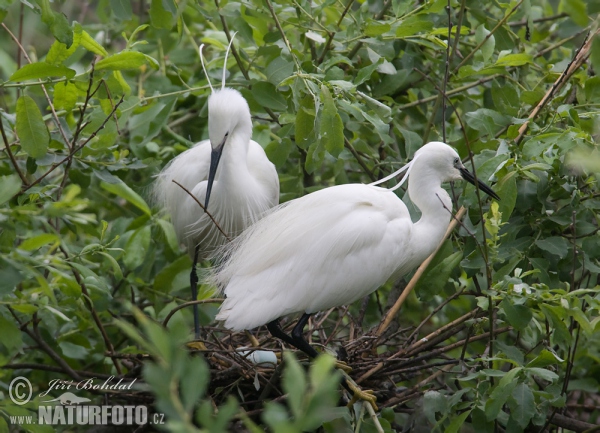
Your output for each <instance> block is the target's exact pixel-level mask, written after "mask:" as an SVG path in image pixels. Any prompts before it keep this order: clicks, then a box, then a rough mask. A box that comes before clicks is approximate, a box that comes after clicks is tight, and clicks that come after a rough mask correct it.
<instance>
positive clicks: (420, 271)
mask: <svg viewBox="0 0 600 433" xmlns="http://www.w3.org/2000/svg"><path fill="white" fill-rule="evenodd" d="M466 211H467V210H466V209H465V208H464V207H461V208H460V209H459V210H458V212H456V216H455V218H453V219H452V221H451V222H450V224H449V225H448V229H447V230H446V233H445V234H444V237H443V238H442V241H441V242H440V244H439V245H438V247H437V248H436V249H435V251H434V252H433V253H432V254H431V255H430V256H429V257H428V258H427V259H426V260H425V261H424V262H423V263H421V266H419V268H418V269H417V272H415V275H413V277H412V278H411V279H410V281H409V283H408V285H407V286H406V288H405V289H404V291H403V292H402V294H401V295H400V297H399V298H398V300H397V301H396V303H395V304H394V305H393V306H392V308H390V310H389V311H388V312H387V314H386V316H385V318H384V320H383V323H382V324H381V325H380V326H379V328H378V329H377V332H376V333H375V335H376V336H377V337H381V335H382V334H383V333H384V332H385V330H386V329H387V328H388V327H389V326H390V324H391V323H392V320H394V316H395V315H396V314H397V313H398V311H400V307H402V304H403V303H404V301H405V300H406V298H407V297H408V295H409V294H410V293H411V292H412V291H413V289H414V288H415V286H416V285H417V282H418V281H419V279H420V278H421V276H422V275H423V273H424V272H425V269H427V266H429V263H431V261H432V260H433V258H434V257H435V255H436V254H437V252H438V251H439V249H440V248H441V246H442V244H443V243H444V241H445V240H446V238H447V237H448V236H450V233H452V230H454V228H455V227H456V226H457V224H458V222H457V220H461V219H462V217H463V216H464V215H465V213H466ZM375 341H377V340H375Z"/></svg>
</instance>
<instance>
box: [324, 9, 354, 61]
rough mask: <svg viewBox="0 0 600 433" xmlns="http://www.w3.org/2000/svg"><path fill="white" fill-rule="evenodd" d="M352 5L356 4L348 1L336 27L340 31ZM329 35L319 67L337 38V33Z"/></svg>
mask: <svg viewBox="0 0 600 433" xmlns="http://www.w3.org/2000/svg"><path fill="white" fill-rule="evenodd" d="M352 3H354V0H348V3H347V4H346V7H345V8H344V10H343V12H342V15H341V16H340V19H339V20H338V22H337V25H336V27H337V28H338V29H339V28H340V25H341V24H342V21H343V20H344V17H345V16H346V14H347V13H348V11H349V10H350V7H351V6H352ZM328 33H329V37H328V38H327V42H326V43H325V46H324V47H323V51H322V52H321V55H320V56H319V58H318V60H317V65H320V64H321V63H323V60H325V55H326V54H327V52H328V51H329V49H330V47H331V43H332V42H333V38H334V37H335V32H328Z"/></svg>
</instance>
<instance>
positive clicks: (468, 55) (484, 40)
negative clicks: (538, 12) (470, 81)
mask: <svg viewBox="0 0 600 433" xmlns="http://www.w3.org/2000/svg"><path fill="white" fill-rule="evenodd" d="M522 3H523V0H519V2H518V3H517V4H516V5H515V6H514V7H513V8H512V9H511V10H510V12H508V13H507V14H506V15H504V17H503V18H502V19H501V20H500V21H498V24H496V26H495V27H494V28H493V29H492V30H490V32H489V33H488V34H487V35H486V36H485V38H483V40H482V41H481V42H480V43H478V44H477V46H476V47H475V48H473V49H472V50H471V51H470V52H469V54H467V55H466V56H465V58H464V59H462V61H461V62H460V63H459V64H458V66H457V67H456V68H454V70H453V71H452V73H453V74H456V72H457V71H458V70H459V69H460V68H461V67H462V66H463V65H464V64H465V63H466V62H467V60H469V59H470V58H471V57H473V55H474V54H475V53H476V52H477V51H479V49H480V48H481V47H482V46H483V44H485V43H486V42H487V41H488V39H489V38H491V37H492V36H494V33H495V32H496V30H498V29H499V28H500V27H502V26H503V25H504V23H505V22H506V21H508V18H509V17H510V16H511V15H512V14H514V13H515V12H516V11H517V9H518V8H519V6H521V4H522Z"/></svg>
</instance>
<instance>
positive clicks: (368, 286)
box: [210, 142, 499, 357]
mask: <svg viewBox="0 0 600 433" xmlns="http://www.w3.org/2000/svg"><path fill="white" fill-rule="evenodd" d="M404 168H408V172H407V174H406V176H405V179H406V178H407V177H408V193H409V195H410V198H411V200H412V202H413V203H414V204H415V205H416V206H417V207H418V208H419V209H420V211H421V217H420V219H419V221H418V222H416V223H413V221H412V220H411V217H410V214H409V212H408V209H407V207H406V205H405V204H404V203H403V202H402V200H400V198H399V197H398V196H397V195H396V194H395V193H394V192H392V190H394V189H396V188H397V187H399V186H400V184H398V185H396V187H395V188H392V190H388V189H385V188H380V187H377V186H374V185H363V184H348V185H338V186H333V187H330V188H325V189H322V190H320V191H317V192H314V193H312V194H309V195H306V196H304V197H302V198H299V199H296V200H293V201H291V202H289V203H285V204H283V205H281V206H280V207H279V208H277V209H276V210H274V211H272V212H271V213H270V214H269V215H268V216H266V217H265V218H263V219H262V220H260V221H259V222H258V223H256V224H255V225H253V226H252V227H250V228H249V229H247V230H246V231H245V232H244V233H243V234H242V235H241V236H240V237H238V238H237V239H236V240H235V241H233V242H232V243H231V244H229V246H227V247H224V252H223V253H224V255H225V256H226V257H227V260H225V261H224V262H223V264H222V265H220V266H219V267H218V268H216V269H215V271H214V273H213V275H212V276H211V277H210V281H211V282H212V283H213V284H215V285H216V286H217V287H218V288H220V289H221V290H222V291H223V292H224V294H225V295H226V299H225V301H224V302H223V304H222V305H221V307H220V310H219V313H218V315H217V317H216V318H217V320H222V321H224V323H225V327H227V328H229V329H232V330H244V329H252V328H255V327H257V326H260V325H264V324H267V328H268V329H269V331H270V332H271V334H272V335H274V336H276V337H278V338H280V339H282V340H284V341H286V342H287V343H289V344H291V345H293V346H295V347H297V348H298V349H300V350H302V351H304V352H305V353H307V354H308V355H309V356H310V357H315V356H316V355H317V352H316V351H315V349H314V348H313V347H312V346H310V345H309V344H308V343H307V342H306V340H305V339H304V338H303V335H302V334H303V328H304V326H305V325H306V323H307V321H308V318H309V317H310V315H311V314H313V313H315V312H317V311H321V310H326V309H328V308H331V307H336V306H340V305H346V304H350V303H352V302H354V301H356V300H357V299H360V298H362V297H364V296H366V295H368V294H369V293H371V292H373V291H374V290H376V289H377V288H378V287H380V286H381V285H382V284H383V283H385V282H386V281H387V280H389V279H391V278H399V277H401V276H402V275H404V274H406V273H407V272H409V271H410V270H411V269H413V268H414V267H416V266H417V265H419V264H420V263H421V262H422V261H423V260H425V259H426V258H427V257H428V256H429V255H430V254H431V253H432V252H433V251H434V250H435V248H436V247H437V246H438V244H439V243H440V242H441V240H442V238H443V236H444V233H445V231H446V228H447V227H448V223H449V222H450V218H451V214H450V211H451V209H452V200H451V199H450V196H449V195H448V193H447V192H446V191H445V190H444V189H443V188H442V187H441V185H442V183H443V182H446V181H451V180H458V179H461V178H463V179H465V180H467V181H469V182H470V183H473V184H477V185H478V187H479V189H481V190H482V191H484V192H486V193H487V194H489V195H490V196H492V197H494V198H495V199H499V197H498V196H497V195H496V193H495V192H494V191H492V189H491V188H490V187H489V186H487V185H485V184H484V183H483V182H480V181H477V182H475V179H474V177H473V175H472V174H471V173H470V172H469V171H468V170H467V169H466V168H465V166H464V165H463V163H462V162H461V160H460V158H459V156H458V153H456V151H455V150H454V149H452V148H451V147H450V146H448V145H447V144H445V143H441V142H431V143H428V144H426V145H425V146H423V147H422V148H421V149H419V150H418V151H417V152H416V154H415V157H414V158H413V160H412V162H411V163H410V164H407V165H406V166H405V167H404ZM399 171H402V169H401V170H399ZM399 171H398V172H399ZM398 172H396V173H394V174H393V175H391V176H388V177H387V178H385V179H382V180H381V181H378V182H375V184H378V183H381V182H383V181H385V180H388V179H390V178H391V177H393V176H394V175H397V174H398ZM293 313H303V314H302V316H301V318H300V320H299V321H298V323H297V325H296V326H295V327H294V329H293V331H292V334H291V336H289V335H287V334H286V333H284V331H283V330H282V329H281V328H280V326H279V318H280V317H282V316H285V315H288V314H293Z"/></svg>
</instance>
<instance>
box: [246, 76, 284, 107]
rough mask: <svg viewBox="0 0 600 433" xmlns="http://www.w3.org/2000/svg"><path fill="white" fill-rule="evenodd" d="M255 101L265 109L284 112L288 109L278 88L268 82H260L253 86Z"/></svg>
mask: <svg viewBox="0 0 600 433" xmlns="http://www.w3.org/2000/svg"><path fill="white" fill-rule="evenodd" d="M252 96H253V97H254V100H255V101H256V102H258V103H259V104H260V105H262V106H263V107H265V108H271V109H272V110H278V111H282V110H285V109H287V102H286V100H285V98H284V97H283V96H281V94H280V93H279V92H278V91H277V88H276V87H275V86H274V85H273V84H272V83H269V82H267V81H259V82H258V83H255V84H253V85H252Z"/></svg>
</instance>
